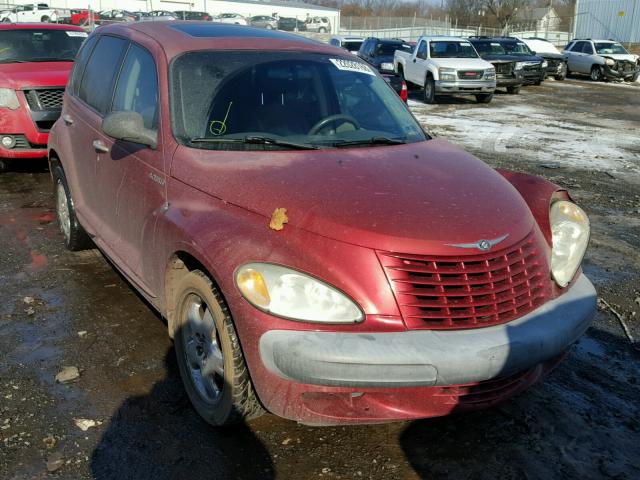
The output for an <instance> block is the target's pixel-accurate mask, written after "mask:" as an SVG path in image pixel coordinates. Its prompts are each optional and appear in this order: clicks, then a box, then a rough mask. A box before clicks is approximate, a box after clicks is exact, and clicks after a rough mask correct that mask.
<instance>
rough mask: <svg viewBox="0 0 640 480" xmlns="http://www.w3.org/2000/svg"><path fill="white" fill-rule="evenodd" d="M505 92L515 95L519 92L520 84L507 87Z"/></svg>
mask: <svg viewBox="0 0 640 480" xmlns="http://www.w3.org/2000/svg"><path fill="white" fill-rule="evenodd" d="M507 93H508V94H510V95H517V94H519V93H520V85H514V86H512V87H507Z"/></svg>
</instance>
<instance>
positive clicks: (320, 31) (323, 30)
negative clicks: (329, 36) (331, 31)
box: [318, 27, 327, 33]
mask: <svg viewBox="0 0 640 480" xmlns="http://www.w3.org/2000/svg"><path fill="white" fill-rule="evenodd" d="M318 33H327V29H326V28H324V27H320V28H319V29H318Z"/></svg>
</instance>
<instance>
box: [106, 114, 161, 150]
mask: <svg viewBox="0 0 640 480" xmlns="http://www.w3.org/2000/svg"><path fill="white" fill-rule="evenodd" d="M102 131H103V132H104V133H106V134H107V135H109V136H110V137H113V138H115V139H116V140H125V141H127V142H134V143H140V144H142V145H147V146H149V147H151V148H154V149H155V148H156V147H157V146H158V134H157V132H155V131H154V130H150V129H148V128H145V126H144V121H143V120H142V115H140V114H139V113H138V112H111V113H110V114H108V115H107V116H106V117H104V119H103V120H102Z"/></svg>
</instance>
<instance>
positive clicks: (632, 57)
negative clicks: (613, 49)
mask: <svg viewBox="0 0 640 480" xmlns="http://www.w3.org/2000/svg"><path fill="white" fill-rule="evenodd" d="M600 56H601V57H605V58H612V59H614V60H626V61H627V62H635V61H636V58H637V57H636V56H635V55H632V54H630V53H628V54H624V53H603V54H601V55H600Z"/></svg>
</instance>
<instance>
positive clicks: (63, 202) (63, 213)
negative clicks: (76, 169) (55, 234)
mask: <svg viewBox="0 0 640 480" xmlns="http://www.w3.org/2000/svg"><path fill="white" fill-rule="evenodd" d="M51 173H52V175H53V188H54V190H53V194H54V197H55V202H56V216H57V217H58V224H59V225H60V231H61V232H62V236H63V237H64V246H65V247H66V249H67V250H71V251H72V252H77V251H79V250H86V249H88V248H90V247H91V240H90V239H89V235H87V232H85V230H84V228H82V225H80V222H78V218H77V217H76V210H75V208H74V205H73V199H72V198H71V192H70V191H69V186H68V185H67V179H66V177H65V175H64V171H63V170H62V167H60V165H56V166H54V167H53V171H52V172H51Z"/></svg>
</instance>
